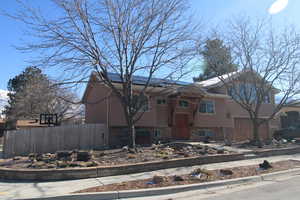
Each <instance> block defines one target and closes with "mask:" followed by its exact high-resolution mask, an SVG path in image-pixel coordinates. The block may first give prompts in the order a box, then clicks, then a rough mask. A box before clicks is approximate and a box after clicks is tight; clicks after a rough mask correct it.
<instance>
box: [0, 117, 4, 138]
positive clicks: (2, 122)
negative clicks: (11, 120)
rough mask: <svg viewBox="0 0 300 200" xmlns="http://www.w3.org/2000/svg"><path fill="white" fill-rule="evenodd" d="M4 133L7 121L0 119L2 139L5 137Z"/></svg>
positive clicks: (0, 135)
mask: <svg viewBox="0 0 300 200" xmlns="http://www.w3.org/2000/svg"><path fill="white" fill-rule="evenodd" d="M4 131H5V121H4V119H1V118H0V137H2V136H3V133H4Z"/></svg>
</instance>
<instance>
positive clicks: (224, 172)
mask: <svg viewBox="0 0 300 200" xmlns="http://www.w3.org/2000/svg"><path fill="white" fill-rule="evenodd" d="M220 173H221V175H223V176H229V175H233V171H231V170H230V169H220Z"/></svg>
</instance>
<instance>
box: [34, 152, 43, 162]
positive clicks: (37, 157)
mask: <svg viewBox="0 0 300 200" xmlns="http://www.w3.org/2000/svg"><path fill="white" fill-rule="evenodd" d="M35 159H36V161H43V154H36V156H35Z"/></svg>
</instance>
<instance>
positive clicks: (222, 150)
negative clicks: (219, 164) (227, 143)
mask: <svg viewBox="0 0 300 200" xmlns="http://www.w3.org/2000/svg"><path fill="white" fill-rule="evenodd" d="M216 150H217V154H224V151H225V150H224V149H223V148H217V149H216Z"/></svg>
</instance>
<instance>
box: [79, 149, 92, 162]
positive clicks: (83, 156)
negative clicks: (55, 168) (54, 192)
mask: <svg viewBox="0 0 300 200" xmlns="http://www.w3.org/2000/svg"><path fill="white" fill-rule="evenodd" d="M76 158H77V159H76V160H77V161H83V162H87V161H89V160H90V159H91V154H90V152H88V151H78V152H77V157H76Z"/></svg>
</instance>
